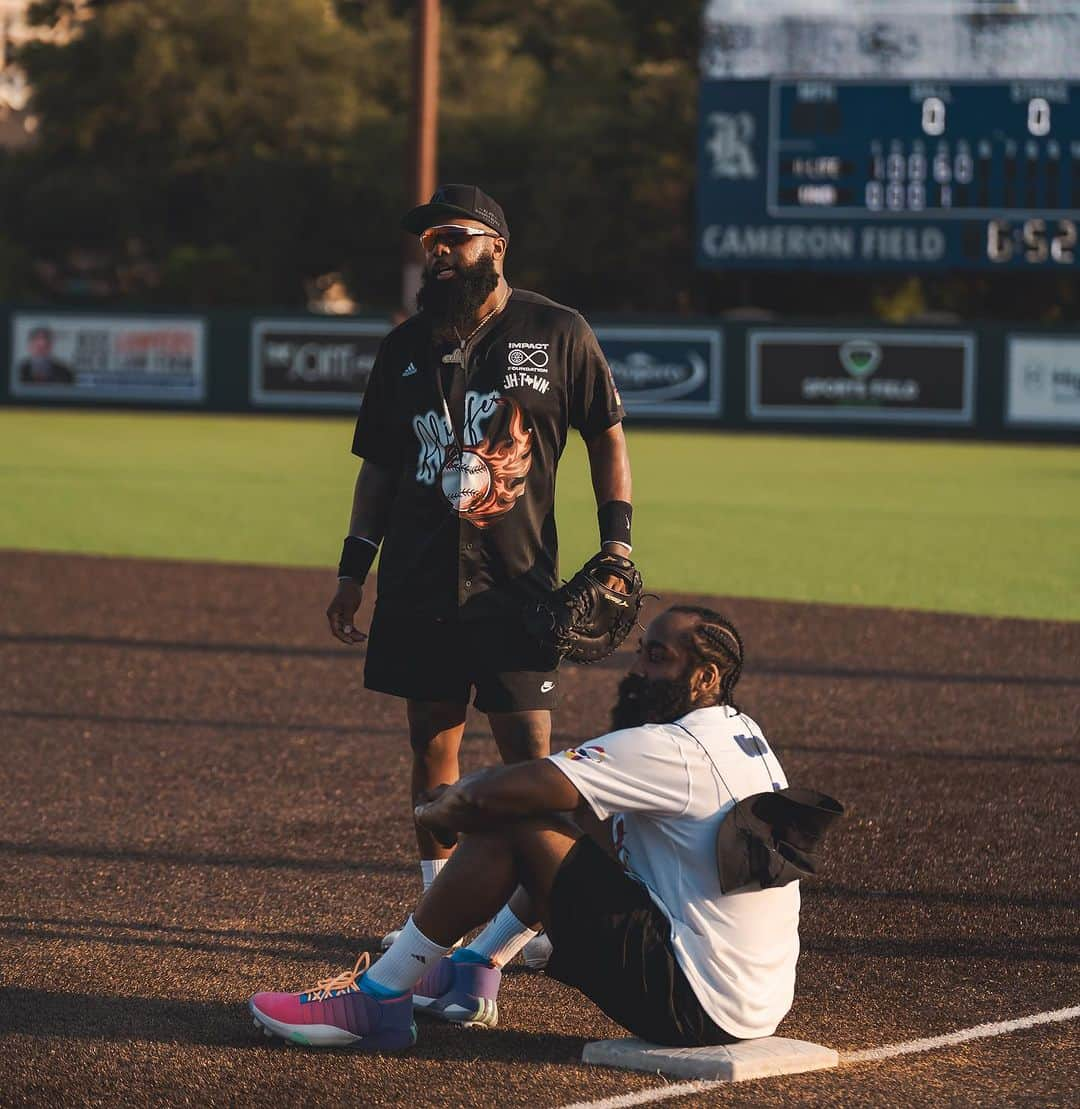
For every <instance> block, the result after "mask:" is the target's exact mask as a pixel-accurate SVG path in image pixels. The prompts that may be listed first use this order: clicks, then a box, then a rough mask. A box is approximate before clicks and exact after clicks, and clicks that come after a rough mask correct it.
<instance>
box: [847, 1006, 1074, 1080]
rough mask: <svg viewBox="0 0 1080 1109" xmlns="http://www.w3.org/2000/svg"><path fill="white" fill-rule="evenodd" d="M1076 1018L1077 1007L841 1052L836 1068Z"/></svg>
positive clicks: (931, 1049)
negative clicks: (860, 1049)
mask: <svg viewBox="0 0 1080 1109" xmlns="http://www.w3.org/2000/svg"><path fill="white" fill-rule="evenodd" d="M1077 1017H1080V1005H1074V1006H1073V1007H1072V1008H1071V1009H1054V1010H1052V1011H1050V1012H1047V1013H1036V1014H1035V1015H1034V1016H1030V1017H1017V1018H1016V1019H1015V1020H1002V1021H998V1022H997V1023H996V1024H976V1025H975V1026H974V1027H973V1028H961V1029H960V1031H959V1032H948V1033H946V1034H945V1035H944V1036H931V1037H930V1038H929V1039H927V1040H908V1041H907V1043H903V1044H888V1045H886V1046H885V1047H871V1048H867V1049H866V1050H865V1051H845V1052H842V1053H841V1055H840V1065H841V1066H843V1065H844V1064H845V1063H869V1062H872V1061H873V1060H875V1059H889V1058H891V1057H892V1056H894V1055H910V1054H911V1053H912V1052H913V1051H933V1050H934V1048H937V1047H951V1046H952V1045H953V1044H962V1043H964V1042H965V1041H967V1040H981V1039H983V1037H985V1036H1001V1035H1002V1034H1004V1033H1005V1032H1015V1031H1017V1030H1018V1029H1020V1028H1034V1027H1035V1025H1037V1024H1053V1023H1055V1022H1056V1021H1062V1020H1075V1019H1076V1018H1077Z"/></svg>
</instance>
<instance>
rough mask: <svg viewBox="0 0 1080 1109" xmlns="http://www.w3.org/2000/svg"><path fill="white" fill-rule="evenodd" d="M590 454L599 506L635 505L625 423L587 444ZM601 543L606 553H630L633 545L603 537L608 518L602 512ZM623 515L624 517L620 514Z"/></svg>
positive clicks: (610, 428) (628, 529)
mask: <svg viewBox="0 0 1080 1109" xmlns="http://www.w3.org/2000/svg"><path fill="white" fill-rule="evenodd" d="M586 446H587V449H588V452H589V469H590V471H591V473H592V484H593V492H594V493H595V495H596V507H597V509H602V508H603V506H604V505H606V504H610V503H611V502H612V501H615V502H622V503H625V504H632V503H633V502H632V496H633V489H632V484H631V480H630V454H629V452H628V451H627V449H626V436H625V435H624V434H623V429H622V424H615V425H614V426H613V427H609V428H608V429H607V430H606V431H602V432H601V433H600V434H599V435H596V436H594V437H593V438H592V439H590V440H589V441H588V443H587V444H586ZM600 515H601V525H600V526H601V540H602V544H601V545H602V547H603V549H604V550H610V551H614V552H615V553H616V554H627V553H628V552H629V550H630V542H629V539H628V538H627V541H626V542H623V541H621V538H620V539H616V540H611V541H607V540H605V537H604V535H603V529H604V518H603V514H602V513H601V514H600ZM620 515H621V514H620ZM625 515H626V519H627V524H626V533H627V536H628V534H629V531H630V525H629V515H630V514H629V511H627V512H626V514H625Z"/></svg>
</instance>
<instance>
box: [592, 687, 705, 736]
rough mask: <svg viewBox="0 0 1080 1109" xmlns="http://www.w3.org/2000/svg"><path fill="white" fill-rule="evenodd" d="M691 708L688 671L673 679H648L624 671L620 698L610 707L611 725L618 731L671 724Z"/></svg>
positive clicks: (691, 709) (692, 706)
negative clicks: (643, 725)
mask: <svg viewBox="0 0 1080 1109" xmlns="http://www.w3.org/2000/svg"><path fill="white" fill-rule="evenodd" d="M693 708H694V705H693V702H692V701H691V696H690V676H689V674H687V676H686V677H685V678H678V679H676V680H675V681H671V680H668V679H666V678H658V679H656V680H654V681H649V679H648V678H642V677H639V676H638V675H637V674H627V675H626V677H625V678H623V680H622V681H621V682H619V699H618V700H617V701H616V702H615V706H614V708H612V710H611V727H612V730H613V731H618V729H620V728H637V727H639V726H640V725H642V724H670V723H671V722H672V721H673V720H678V719H679V717H680V716H685V715H686V714H687V713H688V712H691V711H693Z"/></svg>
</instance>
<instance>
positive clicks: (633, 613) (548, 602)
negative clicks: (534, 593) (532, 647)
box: [525, 553, 643, 662]
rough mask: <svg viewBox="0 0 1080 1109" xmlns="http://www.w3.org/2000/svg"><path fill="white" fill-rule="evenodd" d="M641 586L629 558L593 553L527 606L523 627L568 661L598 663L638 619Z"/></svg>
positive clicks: (612, 649)
mask: <svg viewBox="0 0 1080 1109" xmlns="http://www.w3.org/2000/svg"><path fill="white" fill-rule="evenodd" d="M642 589H643V585H642V581H641V575H640V574H639V573H638V571H637V567H636V566H635V565H634V564H633V563H632V562H631V561H630V559H628V558H623V557H621V556H620V555H616V554H607V553H601V554H598V555H593V557H592V558H590V559H589V561H588V562H586V563H585V565H584V566H583V567H582V568H581V569H580V570H578V572H577V573H576V574H575V575H574V576H573V577H572V578H571V579H570V580H569V581H568V582H566V583H565V584H564V585H563V587H562V588H561V589H556V590H555V591H554V592H553V593H550V594H549V595H548V596H547V597H545V598H544V600H542V601H540V602H538V603H537V604H535V605H531V606H529V608H527V609H526V612H525V627H526V628H527V630H528V631H529V632H530V634H532V635H533V636H535V637H536V638H537V639H538V640H539V641H540V642H541V643H543V644H545V645H547V646H550V647H553V648H554V649H555V650H556V651H558V653H559V655H560V656H561V657H563V658H566V659H569V660H570V662H599V661H600V659H602V658H607V656H608V655H610V654H611V652H612V651H614V650H616V648H618V647H619V645H620V644H621V643H622V642H623V640H624V639H626V637H627V636H628V635H629V634H630V630H631V629H632V628H633V626H634V625H635V624H636V623H637V618H638V612H639V611H640V610H641V602H642Z"/></svg>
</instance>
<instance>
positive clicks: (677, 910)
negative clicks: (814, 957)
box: [549, 706, 799, 1039]
mask: <svg viewBox="0 0 1080 1109" xmlns="http://www.w3.org/2000/svg"><path fill="white" fill-rule="evenodd" d="M549 758H550V761H551V762H553V763H554V764H555V766H557V767H558V768H559V770H561V771H562V773H563V774H565V775H566V777H567V778H569V779H570V781H571V782H573V783H574V785H575V786H576V787H577V789H578V792H579V793H580V794H581V796H582V797H584V798H585V800H586V801H587V802H588V804H589V807H590V808H591V809H592V810H593V812H594V813H596V815H597V816H598V817H599V818H600V819H601V820H606V819H607V818H608V817H609V816H610V817H614V820H613V822H612V835H613V837H614V840H615V847H616V849H617V851H618V855H619V858H620V859H621V860H622V862H623V864H624V866H625V867H626V868H627V870H628V871H629V873H630V874H632V875H633V876H634V877H635V878H636V879H638V881H640V882H641V883H642V884H643V885H644V886H645V888H646V889H647V890H648V891H649V894H650V895H651V896H652V899H653V901H655V902H656V904H657V905H658V906H659V907H660V909H661V910H662V911H663V913H664V915H665V916H666V917H667V918H668V920H669V921H670V922H671V946H672V948H673V950H674V952H675V957H676V959H677V960H678V963H679V966H680V967H681V968H682V971H683V973H684V974H685V975H686V978H687V981H688V982H689V983H690V986H691V988H692V989H693V991H694V994H695V996H696V997H697V999H698V1001H699V1002H700V1003H701V1007H702V1008H703V1009H704V1010H705V1012H706V1013H708V1015H709V1016H710V1017H712V1019H713V1020H714V1021H715V1022H716V1023H717V1024H718V1025H719V1026H720V1027H721V1028H723V1029H724V1031H726V1032H729V1033H731V1035H733V1036H738V1037H740V1038H743V1039H749V1038H751V1037H755V1036H769V1035H772V1033H773V1032H774V1031H775V1030H776V1026H777V1024H779V1023H780V1020H781V1018H782V1017H783V1016H784V1014H785V1013H787V1011H788V1009H790V1008H791V1002H792V998H793V997H794V993H795V962H796V960H797V959H798V957H799V885H798V883H797V882H792V883H790V884H789V885H786V886H782V887H780V888H777V889H766V890H762V889H757V888H754V889H749V890H747V891H745V892H742V893H733V894H727V895H725V894H723V893H722V892H721V890H720V878H719V875H718V873H717V864H716V830H717V828H718V827H719V825H720V821H721V820H722V819H723V817H724V815H725V814H726V813H727V812H728V811H729V810H730V809H731V808H732V807H733V806H734V804H735V802H736V801H738V800H740V799H741V798H743V797H747V796H749V795H750V794H753V793H763V792H767V791H768V790H771V789H783V788H784V787H786V786H787V779H786V778H785V777H784V772H783V770H782V769H781V768H780V763H779V762H778V761H777V758H776V755H775V754H774V753H773V752H772V750H771V749H770V747H769V745H768V744H767V743H766V741H765V737H764V736H763V735H762V734H761V729H760V728H759V727H758V726H757V724H755V723H754V721H753V720H751V719H750V718H749V717H748V716H746V715H745V714H743V713H738V712H736V711H735V710H734V709H732V708H728V707H727V706H714V707H711V708H704V709H696V710H695V711H694V712H690V713H687V715H686V716H683V717H681V718H680V719H679V720H678V721H676V722H675V723H673V724H645V725H643V726H642V727H639V728H626V729H624V730H622V731H618V732H611V733H609V734H608V735H605V736H601V737H600V738H599V739H594V740H590V741H589V742H588V743H584V744H582V745H581V746H580V747H574V748H571V749H570V750H567V751H561V752H559V754H557V755H551V756H549Z"/></svg>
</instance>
